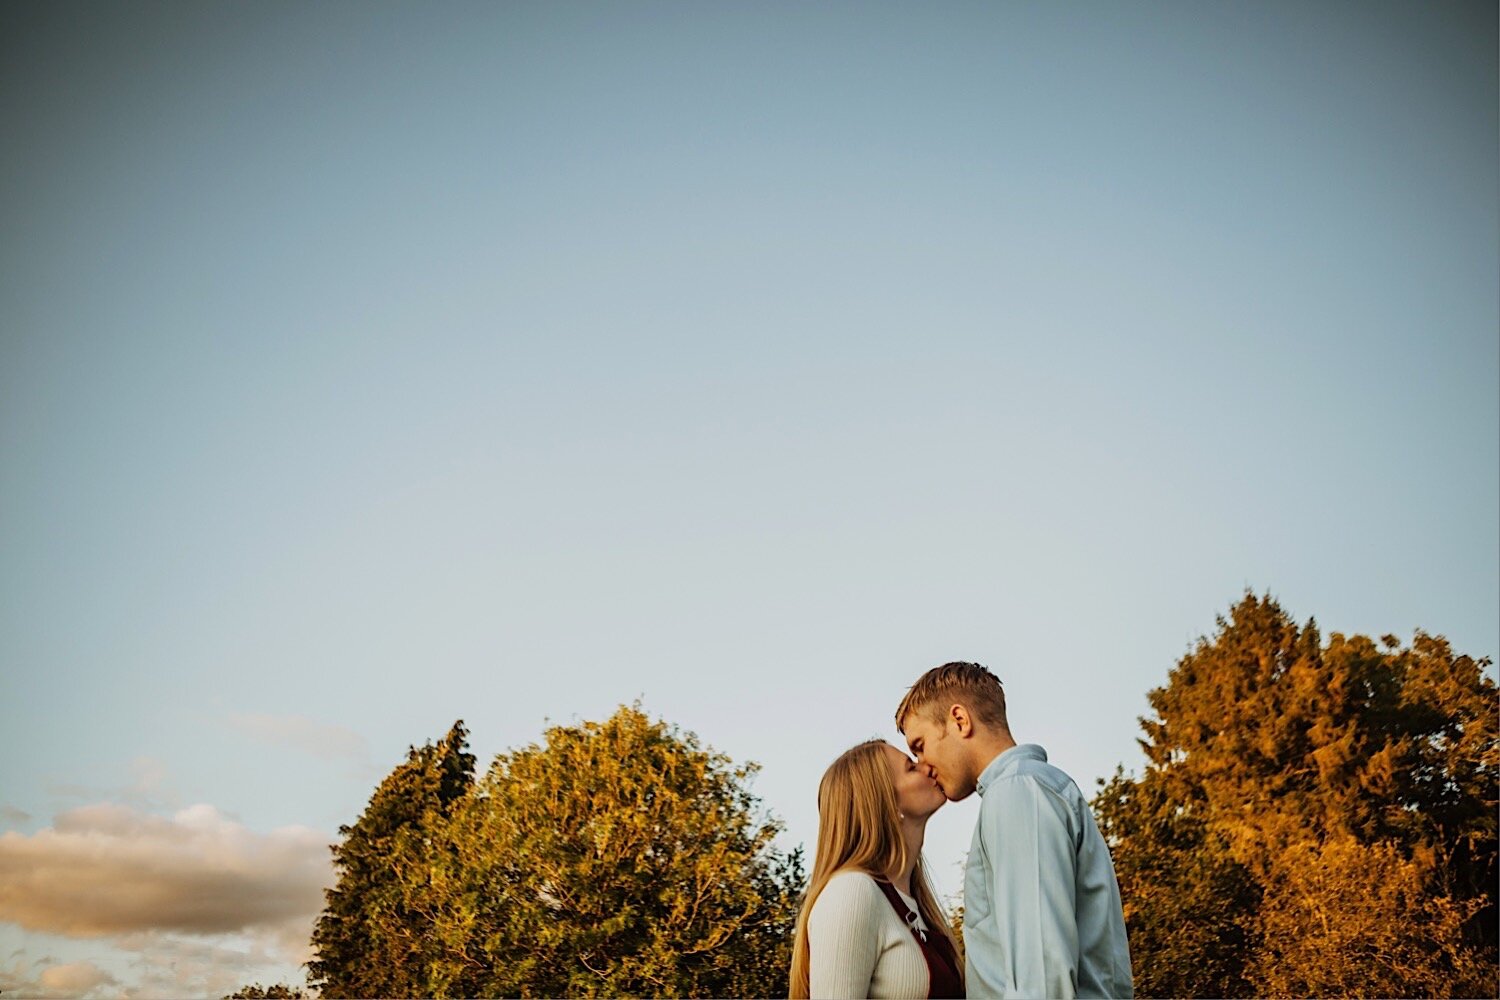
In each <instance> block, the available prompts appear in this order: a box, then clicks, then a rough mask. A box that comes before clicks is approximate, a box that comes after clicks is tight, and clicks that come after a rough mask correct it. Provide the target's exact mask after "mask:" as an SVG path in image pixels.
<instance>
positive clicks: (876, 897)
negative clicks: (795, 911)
mask: <svg viewBox="0 0 1500 1000" xmlns="http://www.w3.org/2000/svg"><path fill="white" fill-rule="evenodd" d="M877 903H878V904H880V905H881V906H888V905H889V904H888V903H886V901H885V898H884V897H883V896H881V895H880V890H879V888H878V887H877V886H876V885H875V883H874V881H872V880H871V879H870V878H869V877H868V876H866V875H860V874H858V873H853V872H851V873H848V874H843V875H835V876H834V877H833V878H831V879H829V881H828V884H827V885H825V886H824V887H823V891H822V892H821V893H819V894H818V899H817V902H815V903H814V904H813V908H812V913H810V914H808V917H807V949H808V970H807V971H808V991H809V994H810V995H811V996H812V997H813V998H814V1000H825V998H827V1000H841V998H851V997H861V998H862V997H868V996H869V995H870V979H871V978H872V977H873V975H874V973H875V962H876V959H878V958H879V957H880V923H879V915H880V911H879V909H878V908H877V906H876V904H877Z"/></svg>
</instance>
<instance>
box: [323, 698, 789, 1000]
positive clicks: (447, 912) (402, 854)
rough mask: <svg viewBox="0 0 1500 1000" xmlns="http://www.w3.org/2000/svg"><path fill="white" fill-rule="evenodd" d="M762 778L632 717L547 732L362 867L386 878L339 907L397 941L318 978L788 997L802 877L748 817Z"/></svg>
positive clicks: (769, 828) (446, 989)
mask: <svg viewBox="0 0 1500 1000" xmlns="http://www.w3.org/2000/svg"><path fill="white" fill-rule="evenodd" d="M756 770H757V768H756V766H755V765H753V764H748V765H744V766H736V765H734V764H733V762H732V761H730V760H729V759H728V758H727V757H725V756H723V755H721V754H718V753H715V752H713V751H711V750H708V749H705V748H704V747H703V746H701V745H700V743H699V741H698V739H697V737H696V736H694V735H693V734H691V733H684V732H682V731H680V730H678V729H676V728H675V727H671V726H668V725H667V724H665V723H663V722H660V721H653V720H651V719H649V718H648V717H647V716H646V715H645V714H644V713H642V712H641V711H640V709H639V706H635V707H621V708H620V710H619V711H618V712H616V713H615V714H614V715H613V716H612V717H611V718H610V719H608V720H607V721H605V722H602V723H596V722H586V723H582V724H580V725H577V726H557V727H553V728H551V729H549V730H547V732H546V734H545V739H544V742H543V743H542V744H533V745H531V746H527V747H525V748H523V749H520V750H516V751H513V752H511V753H506V754H501V755H499V756H498V757H497V758H496V759H495V761H494V764H493V765H492V766H491V767H490V769H489V771H488V773H487V774H486V775H485V777H484V778H483V779H482V780H481V781H480V782H478V783H477V784H475V785H473V786H472V788H469V789H468V790H467V791H465V792H464V793H463V794H461V795H459V796H458V797H456V798H455V799H453V800H451V802H450V803H449V804H448V806H447V808H441V807H437V806H429V807H427V808H426V809H424V810H423V811H422V813H421V816H420V819H417V818H415V817H414V816H413V815H412V814H410V813H408V816H409V817H410V821H409V822H407V823H406V824H405V825H403V826H401V828H400V830H399V831H398V832H396V833H395V834H393V835H390V836H387V837H386V838H385V839H384V840H383V844H384V845H385V848H384V851H383V853H382V854H380V855H379V856H378V857H377V856H374V855H372V856H371V857H370V860H371V863H372V864H375V865H376V866H377V867H378V869H379V875H378V876H377V877H369V878H365V879H364V880H362V881H360V882H359V883H351V885H350V888H349V892H348V894H347V895H346V896H343V897H339V902H340V904H341V905H345V906H350V907H352V908H353V909H355V911H356V912H358V913H360V914H367V915H369V919H367V920H366V922H365V923H364V924H362V925H361V926H363V927H364V928H365V929H366V932H367V933H370V934H371V935H372V936H373V938H374V939H375V940H379V941H382V942H403V941H406V942H408V946H407V947H406V948H405V950H399V949H396V948H394V947H393V945H391V944H383V945H382V946H381V954H382V955H384V956H386V957H385V958H382V959H381V960H380V961H379V962H375V963H370V964H372V965H373V966H374V968H369V969H366V970H362V971H360V972H359V973H357V974H356V973H352V972H346V971H344V970H339V971H338V972H337V974H335V973H334V970H333V969H332V962H333V961H334V959H333V958H331V957H324V958H323V962H324V965H323V966H322V969H323V974H324V976H325V977H326V978H327V980H328V981H330V982H333V981H337V982H339V983H350V984H352V987H351V988H358V989H361V990H368V991H369V994H368V995H381V996H389V995H400V996H436V997H446V996H620V995H634V996H661V997H675V996H742V997H753V996H785V995H786V989H787V982H786V976H787V969H788V967H789V965H790V958H791V955H790V944H791V934H792V928H793V923H794V921H795V918H796V910H797V905H798V902H799V894H800V892H801V890H802V886H803V882H804V875H803V868H802V860H801V852H800V850H798V851H793V852H791V853H786V854H784V853H781V852H779V851H777V850H776V849H775V847H774V844H773V841H774V839H775V836H776V834H777V833H778V832H779V830H780V825H779V824H778V823H776V822H775V821H773V820H771V819H769V818H768V817H763V816H761V815H759V812H758V808H759V802H758V800H757V799H756V798H755V797H754V796H753V795H752V794H751V793H750V792H749V790H748V783H749V780H750V779H751V777H752V776H753V775H754V773H755V771H756ZM394 777H395V776H394V775H393V778H394ZM390 783H391V779H387V784H390ZM385 787H386V786H385V785H382V788H385ZM380 795H381V793H380V792H377V798H379V797H380ZM372 805H373V800H372ZM367 815H368V811H367ZM363 821H364V820H363V819H362V820H361V822H363ZM358 826H359V824H356V828H358ZM382 829H384V827H383V828H382ZM351 839H352V838H351ZM348 843H349V841H346V845H345V846H346V847H347V845H348ZM361 857H363V855H361ZM341 886H342V883H341ZM362 892H367V893H368V894H370V895H371V897H372V899H371V900H366V899H364V898H363V897H361V895H360V894H361V893H362ZM334 901H335V900H334V897H333V896H332V895H330V900H329V902H330V909H331V908H332V905H333V903H334ZM325 915H326V914H325ZM321 926H322V923H321V921H320V927H321ZM418 929H420V933H419V936H420V941H416V940H409V941H408V939H407V938H405V937H404V935H406V934H408V933H413V932H416V931H417V930H418ZM372 951H373V949H368V950H366V951H365V952H356V951H354V950H352V949H350V950H347V951H346V952H340V953H339V954H349V955H352V956H354V957H355V958H356V959H357V960H359V961H367V957H368V956H370V955H371V953H372ZM392 962H394V964H390V963H392ZM381 976H385V977H386V978H380V977H381ZM344 995H348V994H344Z"/></svg>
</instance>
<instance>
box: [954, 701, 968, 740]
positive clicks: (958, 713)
mask: <svg viewBox="0 0 1500 1000" xmlns="http://www.w3.org/2000/svg"><path fill="white" fill-rule="evenodd" d="M948 721H949V722H951V723H953V726H954V728H955V729H957V730H958V737H959V739H964V740H966V739H968V738H969V737H970V736H973V735H974V720H973V719H971V718H969V710H968V709H967V708H964V707H963V706H962V705H952V706H950V707H949V709H948Z"/></svg>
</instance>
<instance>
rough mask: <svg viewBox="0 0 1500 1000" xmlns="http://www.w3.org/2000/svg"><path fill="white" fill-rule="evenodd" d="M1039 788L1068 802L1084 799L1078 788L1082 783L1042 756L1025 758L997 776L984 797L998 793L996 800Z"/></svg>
mask: <svg viewBox="0 0 1500 1000" xmlns="http://www.w3.org/2000/svg"><path fill="white" fill-rule="evenodd" d="M1038 786H1040V787H1041V788H1042V789H1045V790H1046V791H1048V792H1051V793H1052V794H1054V795H1060V796H1063V797H1064V798H1067V799H1074V798H1082V797H1083V793H1082V792H1081V791H1079V789H1078V783H1077V782H1076V781H1074V780H1073V778H1072V776H1071V775H1069V774H1068V772H1066V771H1064V770H1063V769H1062V768H1060V767H1058V766H1057V765H1056V764H1053V763H1052V762H1051V761H1049V760H1047V759H1045V758H1040V757H1025V758H1022V759H1020V760H1018V761H1017V762H1016V763H1015V765H1014V766H1012V767H1010V768H1008V769H1007V770H1006V771H1005V772H1004V773H1003V774H999V775H997V776H996V777H995V780H994V781H992V782H991V783H990V785H989V787H988V788H986V789H985V790H984V797H985V799H989V798H990V797H991V796H992V795H994V794H995V793H999V794H998V795H996V796H995V797H996V798H1002V797H1005V796H1008V795H1024V794H1027V793H1028V792H1030V791H1031V790H1033V789H1034V788H1036V787H1038Z"/></svg>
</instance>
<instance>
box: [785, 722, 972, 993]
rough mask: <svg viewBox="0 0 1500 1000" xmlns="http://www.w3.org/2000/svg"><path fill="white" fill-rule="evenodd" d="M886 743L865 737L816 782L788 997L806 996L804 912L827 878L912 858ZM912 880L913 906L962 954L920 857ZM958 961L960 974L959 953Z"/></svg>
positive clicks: (879, 869) (890, 867)
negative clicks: (812, 842)
mask: <svg viewBox="0 0 1500 1000" xmlns="http://www.w3.org/2000/svg"><path fill="white" fill-rule="evenodd" d="M889 746H890V744H889V743H886V742H885V741H884V740H868V741H867V742H864V743H861V744H859V745H858V746H855V747H851V748H850V749H848V750H846V751H844V752H843V753H842V754H840V755H839V758H838V759H837V760H835V761H834V762H833V763H832V764H830V765H829V766H828V770H827V771H825V772H824V774H823V780H822V782H820V783H819V785H818V848H817V854H816V855H815V856H814V858H813V869H812V877H811V878H810V879H809V880H808V885H807V895H806V896H805V898H804V899H803V902H802V912H801V913H799V914H798V915H797V934H796V937H795V938H793V940H792V974H791V982H790V986H789V990H788V993H787V996H788V998H789V1000H807V996H808V992H809V989H810V985H811V980H810V976H809V960H810V954H809V951H808V946H807V918H808V915H809V914H811V913H812V909H813V905H814V904H815V903H817V901H818V895H819V894H820V893H821V892H822V891H823V887H824V886H826V885H827V884H828V880H829V879H831V878H833V876H835V875H837V874H838V873H839V872H842V871H861V872H865V873H866V874H868V875H872V876H874V877H875V878H879V879H884V878H887V877H888V876H889V875H890V873H891V872H897V871H902V870H904V869H905V868H906V865H907V862H908V861H909V860H910V859H909V858H908V857H907V852H906V840H905V839H904V838H903V837H902V836H901V819H900V811H899V810H898V809H897V807H896V786H895V784H894V783H893V782H892V781H891V769H890V763H889V761H888V760H887V759H886V756H885V748H886V747H889ZM911 884H912V896H913V897H915V899H916V901H917V911H918V912H919V913H920V914H921V915H922V920H923V921H924V922H926V924H927V926H928V927H929V928H930V929H931V933H935V934H941V935H943V936H944V937H945V938H947V939H948V941H949V943H950V944H952V945H953V951H954V954H955V955H960V956H961V952H959V950H958V941H957V940H956V939H955V938H954V935H953V927H952V925H951V924H949V923H948V916H947V914H945V913H944V912H943V910H942V907H940V906H939V905H938V902H937V897H936V896H935V895H934V894H933V891H932V886H931V884H930V883H929V881H928V878H927V871H926V866H925V865H924V864H922V862H921V859H920V858H919V859H917V867H916V870H915V871H913V872H912V880H911ZM958 965H959V970H960V971H959V974H960V975H962V974H963V972H962V970H963V959H962V957H960V958H959V961H958Z"/></svg>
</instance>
